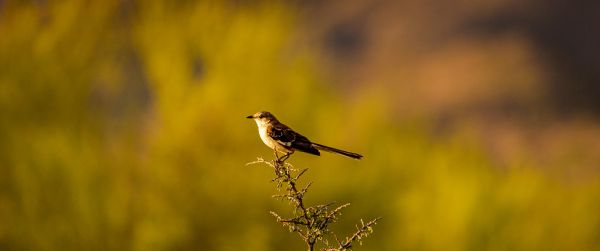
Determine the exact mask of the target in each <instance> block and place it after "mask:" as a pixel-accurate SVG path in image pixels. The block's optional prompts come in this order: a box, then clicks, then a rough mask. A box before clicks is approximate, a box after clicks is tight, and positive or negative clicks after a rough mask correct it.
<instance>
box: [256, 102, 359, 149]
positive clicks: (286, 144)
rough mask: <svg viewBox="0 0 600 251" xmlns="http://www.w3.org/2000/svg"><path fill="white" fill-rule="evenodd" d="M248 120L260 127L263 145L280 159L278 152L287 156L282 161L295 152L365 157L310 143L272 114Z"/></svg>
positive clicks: (257, 114)
mask: <svg viewBox="0 0 600 251" xmlns="http://www.w3.org/2000/svg"><path fill="white" fill-rule="evenodd" d="M246 118H248V119H253V120H254V121H255V122H256V125H257V126H258V134H259V135H260V138H261V139H262V141H263V143H265V145H267V146H268V147H270V148H271V149H273V150H274V153H275V156H276V157H277V158H278V159H279V156H278V155H277V152H280V153H283V154H285V155H284V156H282V157H281V159H282V160H285V159H287V158H288V157H289V156H290V155H291V154H292V153H294V152H295V151H300V152H305V153H309V154H313V155H317V156H321V152H320V151H319V150H321V151H326V152H330V153H336V154H340V155H343V156H346V157H350V158H353V159H361V158H362V157H363V156H362V155H360V154H358V153H353V152H349V151H344V150H340V149H337V148H333V147H330V146H325V145H321V144H318V143H315V142H312V141H310V140H309V139H308V138H306V137H305V136H303V135H302V134H300V133H297V132H296V131H294V130H292V129H291V128H290V127H288V126H286V125H284V124H283V123H281V122H279V120H277V118H275V116H274V115H273V114H271V113H270V112H266V111H262V112H257V113H255V114H253V115H249V116H247V117H246Z"/></svg>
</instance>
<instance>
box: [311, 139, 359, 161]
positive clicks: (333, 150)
mask: <svg viewBox="0 0 600 251" xmlns="http://www.w3.org/2000/svg"><path fill="white" fill-rule="evenodd" d="M312 144H313V146H314V147H315V148H317V149H319V150H323V151H326V152H330V153H337V154H341V155H344V156H347V157H350V158H353V159H361V158H362V157H363V156H362V155H360V154H358V153H353V152H348V151H344V150H340V149H336V148H333V147H329V146H324V145H321V144H317V143H312Z"/></svg>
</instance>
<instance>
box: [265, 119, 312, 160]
mask: <svg viewBox="0 0 600 251" xmlns="http://www.w3.org/2000/svg"><path fill="white" fill-rule="evenodd" d="M267 133H268V134H269V136H270V137H271V138H272V139H274V140H276V141H277V142H279V143H280V144H281V145H283V146H285V147H286V148H291V149H294V150H298V151H301V152H305V153H310V154H314V155H321V153H320V152H319V150H317V148H315V147H314V146H313V144H312V142H310V140H308V138H306V137H304V136H302V135H301V134H299V133H297V132H294V130H292V129H291V128H289V127H287V126H286V125H284V124H281V123H280V124H277V125H274V126H272V127H271V128H270V130H267Z"/></svg>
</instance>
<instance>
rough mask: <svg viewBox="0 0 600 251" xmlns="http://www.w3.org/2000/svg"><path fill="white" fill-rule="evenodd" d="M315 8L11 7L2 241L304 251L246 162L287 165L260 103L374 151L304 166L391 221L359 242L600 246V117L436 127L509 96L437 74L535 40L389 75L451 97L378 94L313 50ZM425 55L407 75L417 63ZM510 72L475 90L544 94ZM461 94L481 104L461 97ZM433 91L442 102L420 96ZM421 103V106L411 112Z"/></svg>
mask: <svg viewBox="0 0 600 251" xmlns="http://www.w3.org/2000/svg"><path fill="white" fill-rule="evenodd" d="M297 8H299V7H298V6H297V5H292V4H289V3H286V2H285V1H248V2H247V1H234V2H232V3H225V2H223V1H199V2H193V1H149V2H138V1H116V0H113V1H74V0H69V1H61V2H60V3H58V2H57V3H54V2H46V1H38V2H36V3H21V2H20V1H4V2H2V3H1V4H0V34H1V35H0V250H145V251H146V250H190V249H191V250H198V249H199V250H291V249H298V250H300V249H303V248H304V247H303V245H302V243H297V242H296V240H295V238H296V236H294V235H292V234H290V233H286V232H285V231H282V229H281V226H280V225H278V224H277V223H276V222H274V221H273V219H272V217H271V216H270V215H269V213H268V212H269V211H283V210H279V209H282V208H284V207H285V205H280V204H279V203H277V202H274V201H273V200H272V199H271V197H270V195H271V194H272V191H271V190H272V185H273V184H271V183H269V179H270V178H271V177H270V175H271V173H270V170H264V169H262V168H252V167H246V166H245V163H247V162H249V161H252V160H254V159H256V157H257V156H263V157H265V158H270V157H271V156H272V153H271V152H270V150H269V149H268V148H266V147H264V146H263V144H262V143H261V142H260V141H259V138H258V136H257V133H256V127H255V125H253V124H251V123H250V122H249V121H247V120H246V119H245V118H244V116H245V115H247V114H249V113H252V112H255V111H259V110H270V111H273V112H274V113H275V114H281V115H280V116H281V119H282V120H284V121H286V122H287V124H288V125H290V126H292V127H294V128H297V129H298V130H299V131H302V132H304V133H305V134H306V135H307V136H309V137H310V138H311V139H315V140H317V141H322V142H331V144H332V145H339V146H344V147H345V148H347V149H353V150H355V151H356V152H360V153H362V154H364V155H365V159H364V160H361V161H349V160H347V159H343V158H336V157H335V156H322V157H312V156H308V155H300V154H298V155H294V156H292V158H290V160H289V161H290V162H292V163H294V165H295V166H302V167H309V168H311V172H310V173H309V174H306V175H307V176H308V177H307V179H308V180H314V181H315V184H317V186H318V189H316V190H314V191H319V193H316V192H314V191H313V192H312V193H313V194H311V196H312V197H311V198H310V200H311V201H309V202H310V203H311V204H319V203H320V202H323V201H332V200H339V201H343V202H346V201H347V202H351V203H352V207H349V208H348V209H346V210H345V211H344V213H345V214H344V215H342V216H341V218H342V219H345V218H346V217H347V219H357V218H361V217H364V218H375V217H378V216H383V217H384V220H383V221H381V222H380V224H378V225H377V231H376V233H375V234H374V235H373V236H371V237H369V238H370V239H369V242H368V244H365V246H360V247H357V248H356V249H357V250H432V251H433V250H597V249H598V248H599V247H600V242H599V241H598V240H599V239H600V238H598V237H599V233H600V214H598V212H600V199H599V198H600V179H599V176H598V170H597V164H596V163H598V162H596V161H595V160H597V157H594V154H593V153H595V152H594V151H597V150H595V149H594V148H592V147H588V146H590V145H597V142H595V141H592V140H589V138H590V137H589V135H598V131H599V130H598V127H597V124H594V123H589V122H577V120H575V122H571V123H567V124H560V125H556V126H548V127H544V130H539V132H538V131H537V130H535V129H529V131H528V130H525V131H516V130H515V131H512V127H510V126H506V127H501V126H500V125H503V124H502V123H496V122H497V121H496V120H490V121H484V122H481V121H476V119H473V118H471V117H468V118H467V119H465V120H464V121H461V122H457V123H456V125H457V126H456V128H455V130H452V133H445V131H444V130H445V127H444V125H445V124H444V123H438V124H441V125H439V126H436V123H434V122H432V121H434V120H435V119H432V118H431V117H430V114H431V113H429V112H430V111H429V110H434V111H440V110H442V111H445V110H444V109H438V108H439V107H429V105H432V104H433V105H432V106H434V105H435V104H437V102H439V103H440V104H443V105H448V104H449V106H448V107H450V108H451V109H458V110H460V109H463V108H464V107H462V106H460V105H462V104H463V103H462V102H461V100H462V98H463V97H464V96H467V97H468V98H471V95H470V94H469V91H470V90H471V89H470V88H471V87H473V88H475V89H476V90H477V91H478V93H479V92H480V93H485V94H486V95H487V94H489V96H486V98H487V97H492V98H493V97H496V96H494V94H490V93H491V91H490V90H494V88H492V87H489V86H484V87H481V86H476V85H474V86H471V87H470V86H466V87H465V86H463V87H464V88H465V89H460V90H462V91H463V92H460V90H457V89H453V88H451V86H450V87H449V86H446V85H445V84H447V83H448V82H447V81H445V80H444V79H443V78H442V77H440V75H428V74H430V73H436V72H438V73H439V72H442V73H443V74H451V73H454V72H450V73H444V72H443V71H442V70H443V69H442V68H443V67H442V66H453V67H454V68H452V69H458V70H457V71H459V72H460V71H461V70H463V71H465V68H469V66H472V65H484V66H482V69H486V68H485V67H487V66H489V65H492V63H493V64H497V65H496V66H498V65H499V66H498V67H499V69H503V70H504V72H511V71H513V70H515V69H522V68H520V67H514V66H513V65H512V64H518V65H526V64H529V63H532V62H533V61H535V60H536V59H535V56H532V55H530V54H529V53H530V51H529V50H528V49H527V48H528V46H530V44H528V43H526V42H523V40H521V39H524V38H522V37H519V36H515V37H509V38H507V39H506V40H502V41H500V42H498V44H494V43H493V44H491V45H490V44H486V43H483V44H478V43H477V42H473V43H471V42H468V41H465V42H464V43H463V42H457V43H455V44H451V45H449V46H448V47H444V51H443V53H442V55H441V56H440V55H434V54H428V55H427V56H426V59H423V58H421V61H419V60H416V59H415V61H414V62H417V63H415V64H414V65H416V66H414V68H410V67H408V66H407V68H405V69H403V70H399V71H398V72H400V73H402V74H405V73H406V74H410V73H415V74H416V77H412V76H405V75H403V76H397V78H395V79H389V82H391V83H395V82H394V81H398V80H411V79H412V80H415V81H425V80H427V79H429V80H431V81H434V82H435V84H439V85H440V88H436V87H435V86H433V87H432V86H421V87H419V89H418V90H419V91H415V92H414V95H415V97H413V99H411V98H407V99H402V98H400V97H409V96H411V94H410V93H413V92H410V90H409V89H408V88H407V87H405V86H400V85H398V86H399V87H390V86H389V85H385V84H382V83H385V79H384V77H383V76H385V74H382V75H378V78H373V79H370V80H369V81H372V82H369V83H367V84H363V85H352V86H351V87H348V86H344V85H335V84H331V83H330V82H329V80H330V79H331V78H329V77H328V76H326V74H325V73H324V72H327V69H328V66H327V65H324V61H322V60H320V57H321V56H320V55H318V54H319V51H318V50H315V49H314V48H313V47H312V46H302V45H298V43H299V42H298V41H304V40H302V39H299V38H302V37H303V36H305V35H306V34H304V33H303V32H305V31H306V27H303V28H299V27H302V23H301V21H300V20H301V19H302V18H303V17H302V15H301V12H300V11H298V9H297ZM505 43H506V44H505ZM465 44H466V45H468V46H465ZM472 46H473V47H477V48H474V49H470V48H469V47H472ZM478 46H481V47H478ZM481 53H482V54H483V56H482V55H481ZM511 53H515V54H511ZM465 54H467V56H468V57H466V58H461V56H462V55H465ZM409 56H410V57H409V58H408V59H403V60H406V61H404V64H402V65H404V66H406V65H409V64H410V63H407V62H408V61H410V59H413V58H412V57H413V56H414V57H416V56H415V55H410V54H409ZM427 58H428V59H427ZM438 59H441V60H440V61H436V60H438ZM411 62H413V61H411ZM488 64H489V65H488ZM492 66H493V65H492ZM492 66H489V67H492ZM389 67H390V68H386V69H383V70H382V71H381V73H389V72H393V71H392V70H393V69H391V68H392V67H391V66H389ZM429 67H431V68H433V69H431V70H427V69H430V68H429ZM494 67H495V66H494ZM416 68H419V69H416ZM407 69H408V70H407ZM411 69H412V70H411ZM493 69H496V68H492V70H489V71H484V72H483V73H481V72H480V73H479V74H480V75H474V76H471V79H476V80H477V81H482V82H485V81H487V80H488V79H492V80H497V79H498V78H501V80H498V81H497V82H496V83H497V84H499V85H501V84H502V80H506V79H508V80H510V81H512V80H514V81H516V82H517V83H527V84H531V85H527V86H520V85H519V86H518V88H523V89H524V90H525V92H528V93H530V92H535V91H536V90H537V89H536V88H538V84H539V83H540V82H541V81H543V80H544V79H545V78H544V77H542V76H540V75H542V74H543V73H542V71H541V70H540V69H538V68H536V67H535V66H532V67H531V68H526V69H523V71H524V72H525V73H523V74H522V75H515V76H513V77H512V78H509V77H507V78H503V76H504V75H503V74H498V75H495V71H494V70H493ZM413 70H414V71H413ZM373 72H377V71H373ZM398 75H401V74H398ZM462 77H464V79H467V80H468V76H462ZM546 77H547V76H546ZM458 79H462V78H458ZM515 79H516V80H515ZM457 82H460V81H457ZM431 88H433V89H431ZM443 88H449V89H450V91H449V92H451V91H457V92H460V93H462V94H461V95H464V96H460V95H458V96H454V97H449V96H445V93H447V92H442V93H440V92H438V91H439V90H442V89H443ZM477 88H481V89H477ZM507 88H508V87H507ZM518 88H517V89H518ZM519 90H520V89H519ZM399 91H402V92H403V94H397V92H399ZM407 93H408V94H407ZM423 93H430V94H431V96H429V98H431V100H430V101H427V99H419V98H418V97H417V96H416V95H422V94H423ZM507 93H510V91H508V92H507ZM519 93H520V91H519ZM423 95H424V94H423ZM500 96H502V95H500ZM517 96H518V95H517ZM524 97H525V98H532V99H537V98H539V97H538V96H535V95H534V96H533V97H532V96H529V95H528V94H527V95H524ZM406 100H408V101H406ZM424 100H425V101H424ZM411 101H415V103H414V104H412V103H410V102H411ZM417 101H418V102H417ZM446 101H448V102H446ZM402 102H407V103H402ZM419 102H423V103H419ZM399 104H401V105H399ZM455 104H458V105H457V106H454V105H455ZM411 105H414V106H415V107H413V108H414V111H416V112H415V113H414V114H411V115H410V116H403V115H399V114H398V111H403V110H410V109H412V108H411ZM423 110H427V111H423ZM461 111H462V110H461ZM408 113H410V112H408ZM423 114H425V115H423ZM473 121H475V122H473ZM586 121H587V120H586ZM442 122H444V121H442ZM508 124H510V123H508ZM438 127H440V128H438ZM581 128H585V132H586V133H582V132H581V130H580V129H581ZM488 130H489V131H488ZM490 132H491V133H490ZM496 132H498V134H495V133H496ZM538 133H539V134H538ZM492 134H493V135H492ZM348 135H351V136H352V137H348ZM482 135H483V136H482ZM494 136H496V137H498V138H501V139H502V140H496V139H495V138H494ZM501 136H506V137H501ZM536 137H542V138H543V140H539V141H538V140H534V139H536ZM574 138H575V139H580V138H588V140H585V141H577V140H574ZM486 140H489V141H486ZM536 142H541V143H539V144H540V146H539V147H538V146H537V145H535V144H536ZM582 142H583V143H582ZM586 148H589V149H586ZM490 149H491V150H490ZM538 149H539V150H540V151H539V152H538V151H536V150H538ZM579 149H583V150H579ZM596 149H600V148H596ZM532 152H533V153H540V154H541V155H543V156H546V155H547V156H551V158H542V159H543V161H539V159H538V158H541V157H540V155H536V154H532ZM555 156H558V157H556V158H554V157H555ZM548 160H552V161H548ZM566 167H569V168H566ZM342 222H347V223H342ZM352 224H354V222H353V221H352V220H342V221H341V222H340V224H339V225H338V226H336V229H334V230H335V231H336V232H341V233H351V232H352V231H353V228H354V226H353V225H352ZM290 243H292V244H290ZM296 244H297V245H296Z"/></svg>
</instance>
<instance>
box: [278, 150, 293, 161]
mask: <svg viewBox="0 0 600 251" xmlns="http://www.w3.org/2000/svg"><path fill="white" fill-rule="evenodd" d="M290 155H292V152H289V153H286V154H285V155H283V156H282V157H281V162H283V161H286V160H287V159H288V158H289V157H290Z"/></svg>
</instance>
